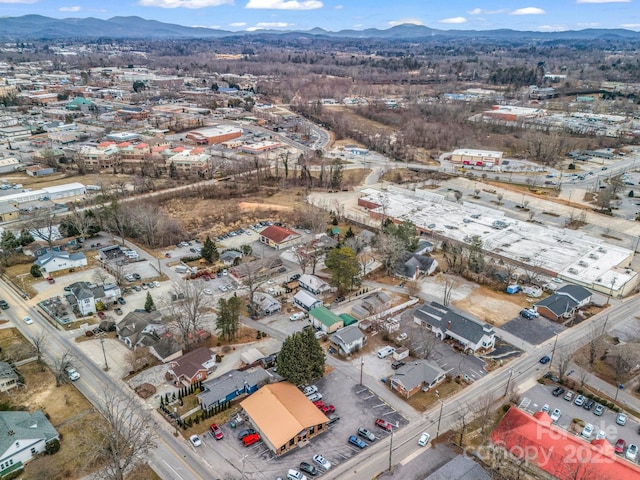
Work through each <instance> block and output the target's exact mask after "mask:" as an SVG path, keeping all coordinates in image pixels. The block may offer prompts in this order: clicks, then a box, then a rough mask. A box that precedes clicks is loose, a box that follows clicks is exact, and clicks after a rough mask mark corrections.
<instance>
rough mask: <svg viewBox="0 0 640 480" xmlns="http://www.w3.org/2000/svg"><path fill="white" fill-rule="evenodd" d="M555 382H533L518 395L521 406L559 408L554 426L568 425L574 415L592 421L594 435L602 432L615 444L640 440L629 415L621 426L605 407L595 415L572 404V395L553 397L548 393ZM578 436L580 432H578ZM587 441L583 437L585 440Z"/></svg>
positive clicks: (531, 411)
mask: <svg viewBox="0 0 640 480" xmlns="http://www.w3.org/2000/svg"><path fill="white" fill-rule="evenodd" d="M556 386H557V385H555V384H554V385H535V386H534V387H532V388H531V389H529V390H527V391H526V392H524V393H523V394H522V396H521V403H520V408H522V409H523V410H526V411H527V412H529V413H534V412H537V411H539V410H540V409H542V407H543V406H544V405H549V408H550V410H551V411H553V409H555V408H558V409H560V411H561V416H560V419H559V420H558V422H557V425H558V426H559V427H561V428H563V429H565V430H567V429H568V428H569V425H570V424H571V423H572V421H573V419H574V418H579V419H581V420H583V421H584V422H585V423H590V424H592V425H593V426H594V427H595V428H594V435H595V433H597V432H598V431H600V430H601V431H603V432H604V434H605V438H606V439H607V440H608V441H609V443H611V444H612V445H614V444H615V443H616V441H617V440H618V439H619V438H622V439H624V440H625V441H626V443H627V445H629V444H630V443H635V444H636V445H637V444H639V443H640V434H639V433H638V421H637V420H636V419H634V418H632V417H629V418H628V419H627V422H626V424H625V425H624V426H622V425H618V424H617V423H616V415H617V414H616V413H615V412H613V411H611V410H608V409H605V412H604V413H603V414H602V416H597V415H595V414H594V413H593V411H594V409H593V408H592V409H591V410H585V409H584V408H583V407H580V406H578V405H576V404H575V403H574V400H575V394H576V392H573V393H574V396H573V399H572V400H571V401H567V400H565V399H564V398H563V396H564V395H562V396H559V397H554V396H553V395H552V394H551V392H552V391H553V389H554V388H555V387H556ZM577 435H580V432H578V433H577ZM586 441H587V440H585V442H586Z"/></svg>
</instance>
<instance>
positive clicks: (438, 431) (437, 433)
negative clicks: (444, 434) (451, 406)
mask: <svg viewBox="0 0 640 480" xmlns="http://www.w3.org/2000/svg"><path fill="white" fill-rule="evenodd" d="M438 401H439V402H440V415H438V428H437V429H436V438H438V436H439V435H440V420H442V409H443V408H444V402H443V401H442V400H440V399H438Z"/></svg>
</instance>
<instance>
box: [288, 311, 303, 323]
mask: <svg viewBox="0 0 640 480" xmlns="http://www.w3.org/2000/svg"><path fill="white" fill-rule="evenodd" d="M303 318H304V313H302V312H298V313H294V314H293V315H291V316H290V317H289V320H291V321H292V322H295V321H296V320H301V319H303Z"/></svg>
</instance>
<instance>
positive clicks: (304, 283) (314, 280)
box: [298, 273, 331, 295]
mask: <svg viewBox="0 0 640 480" xmlns="http://www.w3.org/2000/svg"><path fill="white" fill-rule="evenodd" d="M298 285H300V288H304V289H305V290H307V291H308V292H311V293H313V294H314V295H321V294H323V293H327V292H329V291H331V285H329V284H328V283H327V282H325V281H324V280H322V279H320V278H318V277H316V276H315V275H309V274H306V273H305V274H304V275H302V276H301V277H300V278H299V279H298Z"/></svg>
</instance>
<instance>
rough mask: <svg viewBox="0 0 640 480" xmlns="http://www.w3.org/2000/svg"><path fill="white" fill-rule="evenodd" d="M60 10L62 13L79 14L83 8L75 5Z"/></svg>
mask: <svg viewBox="0 0 640 480" xmlns="http://www.w3.org/2000/svg"><path fill="white" fill-rule="evenodd" d="M58 10H59V11H61V12H79V11H80V10H82V7H79V6H78V5H74V6H73V7H60V8H59V9H58Z"/></svg>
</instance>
